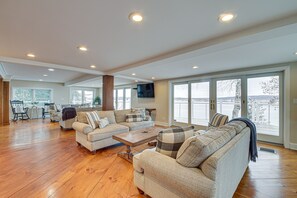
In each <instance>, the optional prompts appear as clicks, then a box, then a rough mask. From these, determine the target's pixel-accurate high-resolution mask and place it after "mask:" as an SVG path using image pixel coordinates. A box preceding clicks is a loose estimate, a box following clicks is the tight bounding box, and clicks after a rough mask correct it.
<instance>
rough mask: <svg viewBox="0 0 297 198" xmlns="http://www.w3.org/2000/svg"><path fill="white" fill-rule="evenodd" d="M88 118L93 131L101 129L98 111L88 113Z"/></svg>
mask: <svg viewBox="0 0 297 198" xmlns="http://www.w3.org/2000/svg"><path fill="white" fill-rule="evenodd" d="M86 117H87V120H88V123H89V125H91V127H92V128H93V129H96V128H98V127H99V121H100V117H99V115H98V114H97V112H96V111H92V112H86Z"/></svg>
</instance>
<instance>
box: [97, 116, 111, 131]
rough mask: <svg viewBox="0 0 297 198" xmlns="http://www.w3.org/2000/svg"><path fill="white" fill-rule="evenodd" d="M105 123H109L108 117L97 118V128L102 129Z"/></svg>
mask: <svg viewBox="0 0 297 198" xmlns="http://www.w3.org/2000/svg"><path fill="white" fill-rule="evenodd" d="M107 125H109V121H108V118H106V117H105V118H102V119H100V120H99V128H100V129H103V128H104V127H106V126H107Z"/></svg>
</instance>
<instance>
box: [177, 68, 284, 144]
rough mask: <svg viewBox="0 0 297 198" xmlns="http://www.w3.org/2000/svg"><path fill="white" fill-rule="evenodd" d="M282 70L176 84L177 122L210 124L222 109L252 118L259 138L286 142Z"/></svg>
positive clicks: (232, 115) (235, 114)
mask: <svg viewBox="0 0 297 198" xmlns="http://www.w3.org/2000/svg"><path fill="white" fill-rule="evenodd" d="M282 81H283V80H282V73H270V74H265V75H264V74H263V75H242V76H236V77H232V78H224V79H221V78H213V79H208V80H207V81H205V80H204V81H199V82H198V81H193V82H192V81H190V82H184V83H178V84H173V106H172V107H173V124H174V125H179V124H191V125H196V126H207V125H208V122H209V120H210V119H211V117H212V116H213V115H214V113H216V112H218V113H221V114H225V115H228V116H229V120H232V119H234V118H237V117H247V118H249V119H251V120H252V121H253V122H254V123H255V124H256V127H257V133H258V139H259V140H263V141H268V142H274V143H282V142H283V132H282V131H283V124H282V123H283V120H282V117H283V116H282V115H283V113H282V112H283V111H282V109H283V102H282V101H283V99H282V98H283V94H282V93H283V90H282Z"/></svg>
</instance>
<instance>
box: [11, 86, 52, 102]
mask: <svg viewBox="0 0 297 198" xmlns="http://www.w3.org/2000/svg"><path fill="white" fill-rule="evenodd" d="M16 89H29V90H32V98H31V104H32V103H35V102H36V97H35V91H36V90H50V101H49V103H51V102H53V98H54V90H53V89H52V88H44V87H42V88H39V87H12V100H18V99H16V98H15V90H16ZM24 104H28V103H24ZM29 104H30V103H29ZM39 104H42V103H38V104H37V105H39Z"/></svg>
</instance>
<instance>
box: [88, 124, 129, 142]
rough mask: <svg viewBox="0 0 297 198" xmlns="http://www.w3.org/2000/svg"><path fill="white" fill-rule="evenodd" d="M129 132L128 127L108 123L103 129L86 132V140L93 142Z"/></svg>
mask: <svg viewBox="0 0 297 198" xmlns="http://www.w3.org/2000/svg"><path fill="white" fill-rule="evenodd" d="M125 132H129V128H128V127H126V126H123V125H120V124H109V125H107V126H106V127H105V128H103V129H95V130H94V131H93V132H91V133H88V141H90V142H95V141H99V140H103V139H106V138H110V137H112V135H115V134H119V133H125Z"/></svg>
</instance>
